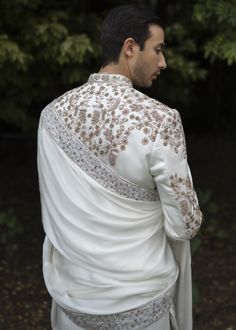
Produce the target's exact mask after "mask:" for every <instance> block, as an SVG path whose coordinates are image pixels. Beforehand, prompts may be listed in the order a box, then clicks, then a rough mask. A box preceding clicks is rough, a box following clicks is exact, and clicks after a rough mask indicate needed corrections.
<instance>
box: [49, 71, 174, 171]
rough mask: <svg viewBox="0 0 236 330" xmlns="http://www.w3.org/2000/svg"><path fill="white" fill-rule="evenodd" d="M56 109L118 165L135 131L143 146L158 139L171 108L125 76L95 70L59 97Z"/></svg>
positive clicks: (93, 148)
mask: <svg viewBox="0 0 236 330" xmlns="http://www.w3.org/2000/svg"><path fill="white" fill-rule="evenodd" d="M55 111H56V112H59V113H60V114H61V115H62V120H63V121H64V123H65V125H66V126H67V127H68V128H69V129H70V130H71V131H72V132H73V133H74V134H76V135H77V136H78V138H79V139H80V141H81V142H82V143H84V144H85V145H86V147H87V148H89V149H90V150H91V151H92V152H93V153H94V154H95V156H99V157H100V158H102V159H103V160H104V161H105V163H108V164H110V165H112V166H114V165H115V164H116V160H117V157H118V155H119V153H120V152H122V151H124V150H126V148H127V146H128V144H129V139H130V136H131V133H132V132H133V131H138V132H139V134H138V135H137V136H139V137H138V139H139V141H138V143H140V144H142V145H143V146H147V145H148V144H149V143H150V142H154V141H155V139H156V136H157V134H158V132H159V129H160V127H161V124H162V122H163V120H164V118H165V116H166V114H167V113H168V112H169V111H170V108H168V107H167V106H165V105H164V104H161V103H160V102H158V101H156V100H154V99H151V98H150V97H148V96H146V95H144V94H142V93H140V92H138V91H137V90H135V89H134V88H132V86H131V82H130V81H129V80H128V79H127V78H125V77H122V76H119V75H106V74H95V75H92V76H91V77H90V79H89V80H88V83H86V84H85V85H83V86H81V88H78V89H75V90H72V91H69V92H67V93H66V94H64V95H62V96H61V97H59V98H58V99H57V100H56V103H55Z"/></svg>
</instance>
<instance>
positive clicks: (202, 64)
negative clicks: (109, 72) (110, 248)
mask: <svg viewBox="0 0 236 330" xmlns="http://www.w3.org/2000/svg"><path fill="white" fill-rule="evenodd" d="M134 2H136V3H142V4H144V3H145V2H146V4H148V5H149V6H152V7H153V9H155V10H156V11H157V12H158V13H159V12H160V13H161V16H162V17H163V19H164V21H165V22H166V40H167V45H168V47H167V49H166V58H167V64H168V68H169V70H167V71H166V73H164V74H163V76H162V77H161V80H160V82H159V81H158V84H157V89H155V88H154V90H153V94H154V97H158V98H161V100H163V101H164V102H167V103H168V104H170V105H171V106H176V107H179V108H181V109H182V108H183V109H185V108H186V109H187V108H188V109H193V110H194V111H195V112H196V111H197V109H199V107H200V106H199V105H200V103H199V102H202V101H203V100H202V99H201V97H200V98H199V96H198V93H197V92H196V89H195V86H196V85H197V82H198V81H206V82H207V86H208V85H209V87H207V89H209V93H208V96H209V98H211V96H212V95H214V94H215V93H216V94H217V93H218V94H219V88H220V89H223V88H225V89H226V90H227V87H224V84H222V85H221V86H218V85H216V84H215V76H214V73H215V72H216V70H217V77H218V79H220V80H221V81H222V80H223V78H222V76H224V71H225V69H226V67H227V66H234V67H235V63H236V42H235V40H236V29H235V26H236V14H235V13H236V6H235V2H236V1H235V0H220V1H217V2H215V1H214V0H192V1H189V2H186V1H184V0H180V1H178V2H176V1H173V0H170V1H168V3H166V1H164V0H160V1H158V0H146V1H134ZM126 3H129V1H119V0H113V1H112V0H110V1H108V0H107V1H99V2H96V1H95V2H94V1H92V0H91V1H85V0H83V1H82V0H81V1H76V0H72V1H70V2H68V1H66V0H59V1H56V2H54V1H52V0H47V1H45V0H8V1H2V2H1V21H0V70H1V75H0V122H1V123H5V124H6V123H8V124H10V125H12V126H14V127H18V128H19V129H20V131H22V132H35V131H36V126H37V118H38V116H39V113H40V111H41V109H42V108H43V107H44V106H45V105H46V104H47V103H48V102H49V101H51V100H52V99H53V98H55V97H57V96H58V95H60V94H61V93H62V92H64V91H66V90H68V89H70V88H73V87H75V86H78V85H80V84H82V83H83V82H85V81H86V79H87V77H88V75H89V74H90V73H91V72H94V71H97V70H98V69H99V66H100V45H99V31H100V26H101V22H102V19H103V18H104V15H105V13H106V12H107V11H108V10H109V9H111V8H112V7H114V6H116V5H119V4H126ZM219 63H220V64H221V67H220V68H219ZM209 76H210V77H213V78H212V79H210V78H209ZM233 77H234V76H233V75H232V76H231V77H230V76H228V77H227V79H228V80H230V79H231V80H232V79H233ZM208 79H209V80H208ZM205 87H206V86H204V85H203V87H202V88H203V89H206V88H205ZM204 97H205V96H203V98H204ZM222 97H223V96H222ZM206 106H207V105H206ZM212 106H213V107H214V109H215V112H216V113H217V107H218V108H219V109H218V112H220V107H221V103H220V102H219V96H218V97H217V100H216V101H215V103H214V104H213V105H212V104H209V109H210V108H212ZM225 106H227V107H228V109H231V108H232V106H230V105H225ZM228 111H229V112H230V111H232V110H228ZM216 118H217V116H216Z"/></svg>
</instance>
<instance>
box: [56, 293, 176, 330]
mask: <svg viewBox="0 0 236 330" xmlns="http://www.w3.org/2000/svg"><path fill="white" fill-rule="evenodd" d="M173 295H174V287H172V288H171V289H170V290H169V291H168V292H167V293H166V294H165V295H164V296H162V297H160V298H158V299H156V300H154V301H152V302H151V303H149V304H146V305H144V306H142V307H138V308H135V309H132V310H129V311H125V312H121V313H117V314H110V315H90V314H85V313H80V312H73V311H69V310H66V309H64V308H62V310H63V311H64V313H65V314H66V315H67V316H68V318H69V319H70V320H71V321H72V322H74V323H75V324H77V325H79V326H81V327H83V328H84V329H90V330H111V329H112V330H124V329H125V330H131V329H132V330H137V329H144V328H146V327H148V326H149V325H151V324H153V323H154V322H156V321H158V320H159V319H160V318H161V317H162V316H163V315H164V314H165V313H167V312H168V311H169V310H170V308H171V306H172V305H173Z"/></svg>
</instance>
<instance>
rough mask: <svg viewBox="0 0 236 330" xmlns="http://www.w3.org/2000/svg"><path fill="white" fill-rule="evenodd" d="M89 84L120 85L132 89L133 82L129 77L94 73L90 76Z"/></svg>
mask: <svg viewBox="0 0 236 330" xmlns="http://www.w3.org/2000/svg"><path fill="white" fill-rule="evenodd" d="M88 82H110V83H119V84H122V85H126V86H129V87H132V86H133V85H132V82H131V80H130V79H128V78H127V77H125V76H123V75H121V74H111V73H93V74H91V75H90V76H89V79H88Z"/></svg>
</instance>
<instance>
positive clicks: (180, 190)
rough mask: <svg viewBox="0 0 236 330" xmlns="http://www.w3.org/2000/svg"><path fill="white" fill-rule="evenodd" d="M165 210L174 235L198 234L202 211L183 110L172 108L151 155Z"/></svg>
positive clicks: (167, 228)
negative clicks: (183, 120) (183, 125)
mask: <svg viewBox="0 0 236 330" xmlns="http://www.w3.org/2000/svg"><path fill="white" fill-rule="evenodd" d="M150 172H151V174H152V175H153V177H154V180H155V182H156V186H157V189H158V192H159V195H160V200H161V204H162V208H163V212H164V230H165V232H166V234H167V236H169V237H170V238H172V239H175V240H187V239H191V238H192V237H194V236H195V235H196V233H197V231H198V229H199V227H200V225H201V221H202V213H201V211H200V208H199V204H198V200H197V196H196V193H195V190H194V187H193V182H192V177H191V172H190V169H189V166H188V163H187V155H186V145H185V137H184V132H183V127H182V122H181V118H180V115H179V113H178V112H177V111H176V110H171V112H170V113H169V114H167V115H166V118H165V119H164V120H163V123H162V125H161V128H160V130H159V133H158V135H157V138H156V141H155V145H154V148H153V150H152V154H151V158H150Z"/></svg>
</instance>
